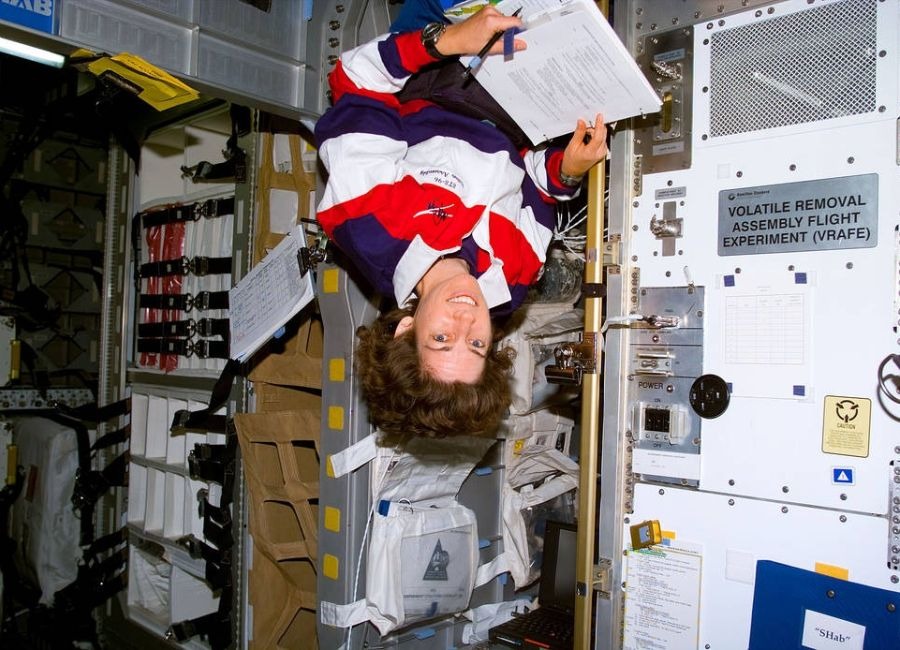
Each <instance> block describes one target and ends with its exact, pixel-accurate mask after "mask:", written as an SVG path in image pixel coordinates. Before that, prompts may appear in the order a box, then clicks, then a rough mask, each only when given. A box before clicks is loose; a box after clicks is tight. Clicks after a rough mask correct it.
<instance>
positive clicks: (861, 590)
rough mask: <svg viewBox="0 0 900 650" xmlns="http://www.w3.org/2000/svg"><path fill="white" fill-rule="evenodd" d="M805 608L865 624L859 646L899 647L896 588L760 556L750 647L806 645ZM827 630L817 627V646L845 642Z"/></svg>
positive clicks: (870, 649)
mask: <svg viewBox="0 0 900 650" xmlns="http://www.w3.org/2000/svg"><path fill="white" fill-rule="evenodd" d="M807 610H811V611H813V612H818V613H819V614H825V615H826V616H830V617H834V618H836V619H840V620H841V621H846V622H849V623H851V624H855V625H858V626H862V627H863V628H865V636H864V644H863V646H862V648H863V650H886V649H887V648H900V593H897V592H894V591H888V590H887V589H878V588H877V587H869V586H867V585H862V584H859V583H855V582H849V581H847V580H840V579H838V578H832V577H831V576H826V575H823V574H821V573H815V572H813V571H806V570H804V569H798V568H796V567H792V566H787V565H785V564H779V563H778V562H771V561H767V560H762V561H760V562H757V564H756V587H755V589H754V591H753V617H752V620H751V623H750V647H749V650H774V649H775V648H777V649H778V650H791V649H793V648H798V649H800V648H808V647H810V646H805V645H803V644H802V639H803V625H804V621H805V620H806V614H807ZM828 634H831V632H830V631H829V630H825V629H822V630H817V637H818V638H819V639H820V640H821V645H818V646H817V647H822V648H830V647H842V646H843V645H844V644H842V643H840V642H839V641H838V638H837V634H835V636H834V637H827V638H826V635H828ZM829 641H833V643H834V644H835V645H830V644H829ZM857 643H858V639H857ZM847 647H859V646H858V645H856V644H853V645H847Z"/></svg>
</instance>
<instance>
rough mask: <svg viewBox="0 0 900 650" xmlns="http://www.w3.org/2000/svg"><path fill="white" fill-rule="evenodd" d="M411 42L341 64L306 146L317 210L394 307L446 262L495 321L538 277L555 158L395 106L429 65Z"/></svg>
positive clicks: (383, 43)
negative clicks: (323, 172) (322, 175)
mask: <svg viewBox="0 0 900 650" xmlns="http://www.w3.org/2000/svg"><path fill="white" fill-rule="evenodd" d="M433 62H434V59H432V58H431V57H430V56H429V55H428V53H427V52H426V51H425V48H424V47H423V46H422V43H421V39H420V38H419V33H418V32H412V33H405V34H391V35H386V36H382V37H380V38H378V39H375V40H374V41H371V42H369V43H366V44H364V45H361V46H359V47H357V48H355V49H353V50H350V51H348V52H346V53H344V54H343V55H342V56H341V58H340V60H339V61H338V63H337V65H336V66H335V68H334V70H333V71H332V73H331V75H330V77H329V82H330V85H331V90H332V99H333V101H334V105H333V107H332V108H331V109H329V110H328V111H326V112H325V114H324V115H323V116H322V117H321V118H320V119H319V120H318V123H317V124H316V140H317V143H318V147H319V155H320V158H321V160H322V162H323V164H324V165H325V167H326V169H327V170H328V172H329V176H328V182H327V184H326V187H325V190H324V194H323V196H322V197H321V200H320V202H319V205H318V220H319V223H320V224H321V226H322V228H323V229H324V231H325V233H326V234H327V235H328V236H329V237H330V238H331V239H332V241H334V242H335V243H336V244H337V246H338V247H339V248H340V249H341V250H342V251H343V252H344V253H346V254H347V256H348V257H349V258H350V259H351V261H352V262H353V263H354V264H355V265H356V266H357V267H358V269H359V270H360V271H361V272H362V274H363V275H364V276H365V277H366V278H368V279H369V281H370V282H372V284H373V285H374V288H375V289H376V290H377V291H378V292H379V293H381V294H382V295H393V296H394V297H395V298H396V300H397V304H398V305H403V304H405V303H406V302H407V301H408V299H409V298H410V297H411V295H412V293H413V290H414V288H415V285H416V283H417V282H418V281H419V280H420V279H421V278H422V276H423V275H424V274H425V272H426V271H427V270H428V269H429V268H430V267H431V265H432V264H434V262H435V261H437V260H438V259H439V258H440V257H442V256H445V255H450V254H454V255H458V256H460V257H462V258H463V259H465V260H466V261H467V262H468V264H469V268H470V269H471V272H472V274H473V275H474V276H475V277H477V278H478V283H479V285H480V286H481V288H482V291H483V292H484V295H485V298H486V300H487V302H488V305H489V306H490V307H491V313H492V314H493V315H495V316H496V315H502V314H506V313H509V312H511V311H512V310H513V309H515V308H516V307H517V306H518V305H519V304H521V302H522V301H523V300H524V298H525V295H526V293H527V291H528V287H529V286H530V285H531V284H532V283H534V282H536V281H537V279H538V278H539V277H540V273H541V269H542V267H543V263H544V260H545V253H546V250H547V246H548V245H549V243H550V240H551V238H552V234H553V227H554V225H555V223H556V217H555V207H554V206H555V202H556V200H558V199H559V200H566V199H569V198H572V196H573V195H574V192H575V190H573V189H571V188H568V187H565V186H564V185H562V184H561V183H560V182H559V181H558V178H559V170H560V165H561V164H562V149H559V148H546V149H538V150H527V151H522V152H520V151H517V150H516V149H515V148H514V147H513V145H512V143H511V142H510V141H509V139H508V138H507V137H506V136H505V135H503V133H501V132H500V131H499V130H498V129H496V128H495V127H494V126H493V125H491V124H489V123H486V122H481V121H478V120H476V119H473V118H471V117H466V116H463V115H459V114H457V113H453V112H450V111H448V110H445V109H443V108H441V107H439V106H437V105H435V104H433V103H430V102H428V101H424V100H418V99H417V100H412V101H408V102H405V103H400V102H399V101H398V99H397V98H396V97H395V96H394V93H396V92H398V91H399V90H400V89H401V88H402V87H403V84H404V83H405V81H406V80H407V78H408V77H409V76H410V75H411V74H413V73H415V72H416V71H418V70H420V69H421V68H422V67H424V66H426V65H428V64H430V63H433Z"/></svg>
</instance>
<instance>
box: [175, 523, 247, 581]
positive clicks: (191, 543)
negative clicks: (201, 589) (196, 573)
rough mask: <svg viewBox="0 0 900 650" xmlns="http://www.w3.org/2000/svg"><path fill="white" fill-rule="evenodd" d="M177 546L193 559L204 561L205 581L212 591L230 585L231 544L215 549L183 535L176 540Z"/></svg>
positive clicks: (191, 536) (190, 536) (192, 536)
mask: <svg viewBox="0 0 900 650" xmlns="http://www.w3.org/2000/svg"><path fill="white" fill-rule="evenodd" d="M177 544H178V545H179V546H181V547H183V548H184V549H185V550H186V551H187V552H188V554H189V555H190V556H191V557H192V558H194V559H203V560H206V573H205V575H206V579H207V580H208V581H209V584H210V586H211V587H212V588H213V589H214V590H218V589H221V588H222V587H224V586H226V585H228V584H230V583H231V559H232V546H233V543H230V544H228V545H227V546H224V547H223V548H216V547H214V546H210V545H209V544H207V543H206V542H204V541H201V540H199V539H197V538H196V537H195V536H194V535H185V536H184V537H181V538H179V539H178V541H177Z"/></svg>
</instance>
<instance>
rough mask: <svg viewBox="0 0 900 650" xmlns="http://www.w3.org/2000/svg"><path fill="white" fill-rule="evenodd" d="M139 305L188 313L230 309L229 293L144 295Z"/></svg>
mask: <svg viewBox="0 0 900 650" xmlns="http://www.w3.org/2000/svg"><path fill="white" fill-rule="evenodd" d="M138 304H139V306H140V307H144V308H148V309H179V310H181V311H187V312H189V311H191V310H192V309H197V310H198V311H206V310H207V309H228V292H227V291H201V292H200V293H198V294H197V295H195V296H192V295H191V294H189V293H142V294H141V295H140V298H139V299H138Z"/></svg>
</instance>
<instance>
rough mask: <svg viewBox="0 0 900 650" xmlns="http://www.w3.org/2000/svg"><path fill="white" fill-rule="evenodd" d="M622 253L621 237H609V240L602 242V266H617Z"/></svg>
mask: <svg viewBox="0 0 900 650" xmlns="http://www.w3.org/2000/svg"><path fill="white" fill-rule="evenodd" d="M621 251H622V235H610V236H609V240H608V241H605V242H603V266H604V267H611V266H619V260H620V259H621Z"/></svg>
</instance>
